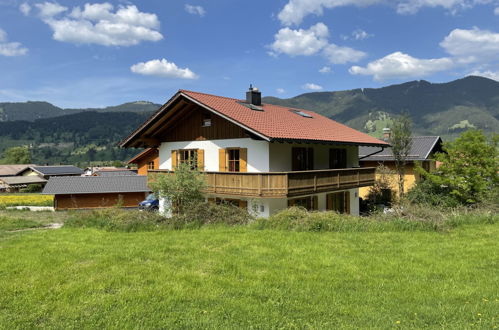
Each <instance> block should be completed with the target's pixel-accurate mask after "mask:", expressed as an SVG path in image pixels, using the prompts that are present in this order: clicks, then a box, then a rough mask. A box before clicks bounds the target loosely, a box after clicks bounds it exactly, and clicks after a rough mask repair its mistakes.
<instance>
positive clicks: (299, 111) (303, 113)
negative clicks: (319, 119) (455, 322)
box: [291, 109, 314, 118]
mask: <svg viewBox="0 0 499 330" xmlns="http://www.w3.org/2000/svg"><path fill="white" fill-rule="evenodd" d="M291 112H294V113H296V114H297V115H298V116H302V117H304V118H314V117H312V115H309V114H308V113H305V112H303V111H301V110H297V109H291Z"/></svg>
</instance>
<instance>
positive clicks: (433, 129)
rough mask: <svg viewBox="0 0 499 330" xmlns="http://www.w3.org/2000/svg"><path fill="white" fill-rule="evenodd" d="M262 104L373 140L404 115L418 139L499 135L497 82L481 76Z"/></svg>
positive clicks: (317, 94) (265, 99) (275, 100)
mask: <svg viewBox="0 0 499 330" xmlns="http://www.w3.org/2000/svg"><path fill="white" fill-rule="evenodd" d="M264 102H266V103H272V104H280V105H285V106H289V107H297V108H305V109H310V110H314V111H317V112H319V113H321V114H323V115H325V116H327V117H330V118H332V119H335V120H337V121H339V122H341V123H344V124H347V125H349V126H351V127H354V128H356V129H359V130H362V131H365V132H368V133H370V134H372V135H375V136H378V137H379V136H380V134H381V130H382V129H383V127H385V126H386V125H389V123H390V119H391V118H392V117H393V116H395V115H398V114H400V113H402V112H404V111H405V112H408V113H409V114H410V116H411V118H412V120H413V122H414V131H415V133H417V134H427V135H441V136H444V137H453V136H456V135H457V134H459V133H460V132H462V131H463V130H465V129H468V128H479V129H483V130H484V131H485V132H489V133H490V132H499V82H497V81H495V80H491V79H487V78H483V77H474V76H470V77H466V78H463V79H459V80H455V81H452V82H449V83H443V84H433V83H430V82H428V81H424V80H420V81H411V82H407V83H404V84H400V85H392V86H387V87H383V88H364V89H353V90H347V91H338V92H315V93H306V94H302V95H298V96H296V97H293V98H289V99H279V98H275V97H266V98H264Z"/></svg>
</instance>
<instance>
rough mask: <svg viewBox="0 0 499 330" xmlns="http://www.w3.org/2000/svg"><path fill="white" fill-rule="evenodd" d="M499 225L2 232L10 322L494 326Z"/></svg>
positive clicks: (1, 319)
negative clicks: (337, 229) (403, 229)
mask: <svg viewBox="0 0 499 330" xmlns="http://www.w3.org/2000/svg"><path fill="white" fill-rule="evenodd" d="M498 238H499V224H497V223H496V224H490V225H486V224H480V225H469V226H462V227H459V228H457V229H454V230H452V231H450V232H446V233H439V232H422V231H413V232H379V233H377V232H363V233H362V232H359V233H355V232H353V233H331V232H323V233H307V232H290V231H273V230H255V229H251V228H247V227H233V228H228V227H220V226H219V227H208V228H204V229H200V230H182V231H155V232H135V233H123V232H107V231H103V230H97V229H76V228H66V229H65V228H63V229H58V230H36V231H26V232H16V233H4V235H1V236H0V255H1V258H0V328H5V329H11V328H34V327H47V328H59V329H63V328H117V329H121V328H334V327H344V328H391V327H400V328H410V327H413V328H421V327H431V328H456V329H457V328H458V329H462V328H475V327H476V328H494V327H497V326H498V325H499V239H498Z"/></svg>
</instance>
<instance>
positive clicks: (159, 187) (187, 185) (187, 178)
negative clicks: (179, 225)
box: [150, 163, 206, 214]
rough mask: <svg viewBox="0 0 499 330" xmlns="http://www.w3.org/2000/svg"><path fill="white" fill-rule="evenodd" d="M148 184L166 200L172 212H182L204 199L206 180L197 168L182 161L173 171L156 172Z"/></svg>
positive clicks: (157, 194)
mask: <svg viewBox="0 0 499 330" xmlns="http://www.w3.org/2000/svg"><path fill="white" fill-rule="evenodd" d="M150 186H151V188H152V190H153V191H154V193H155V194H156V196H157V197H158V198H163V199H164V200H165V201H166V202H167V205H169V208H170V210H171V213H172V214H183V213H184V212H185V211H186V210H188V209H189V208H192V207H195V206H196V204H198V203H202V202H203V201H204V196H203V193H202V191H203V189H204V188H206V180H205V177H204V174H203V173H201V172H200V171H199V170H197V169H193V168H191V166H190V164H184V163H183V164H179V165H178V166H177V167H176V168H175V172H174V173H164V174H156V175H155V176H154V177H153V179H152V182H151V184H150Z"/></svg>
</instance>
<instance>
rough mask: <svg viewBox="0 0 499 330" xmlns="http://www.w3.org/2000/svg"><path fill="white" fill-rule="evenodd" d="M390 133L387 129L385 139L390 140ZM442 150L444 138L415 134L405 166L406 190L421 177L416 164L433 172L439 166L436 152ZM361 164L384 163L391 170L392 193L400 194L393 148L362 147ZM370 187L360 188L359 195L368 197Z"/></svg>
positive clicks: (360, 151) (364, 197) (378, 175)
mask: <svg viewBox="0 0 499 330" xmlns="http://www.w3.org/2000/svg"><path fill="white" fill-rule="evenodd" d="M389 138H390V133H389V131H388V130H386V129H385V140H387V141H388V142H389ZM441 151H442V139H441V138H440V137H439V136H414V137H413V138H412V146H411V150H410V152H409V155H408V156H407V165H406V167H405V176H404V191H405V192H407V191H409V190H410V189H411V188H412V187H414V185H415V184H416V183H417V182H418V181H419V180H420V179H421V177H420V175H419V174H418V173H417V172H416V171H415V169H414V168H415V164H416V163H418V164H419V165H420V166H421V167H422V168H424V169H425V170H427V171H429V172H431V171H434V170H435V169H436V168H437V164H436V162H435V160H434V159H433V155H434V154H435V153H436V152H441ZM359 165H360V166H361V167H378V166H379V165H384V166H385V167H386V168H387V169H389V170H390V171H391V172H393V173H390V174H388V175H387V178H388V180H389V181H390V183H391V187H392V193H395V194H398V175H397V172H396V167H395V158H394V157H393V153H392V151H391V148H386V149H384V150H381V148H373V147H360V148H359ZM379 178H380V173H377V174H376V179H379ZM368 195H369V187H363V188H360V190H359V197H360V198H362V199H367V197H368Z"/></svg>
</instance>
